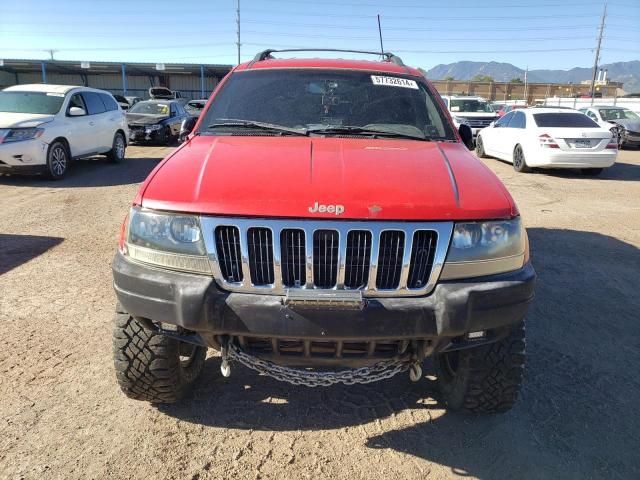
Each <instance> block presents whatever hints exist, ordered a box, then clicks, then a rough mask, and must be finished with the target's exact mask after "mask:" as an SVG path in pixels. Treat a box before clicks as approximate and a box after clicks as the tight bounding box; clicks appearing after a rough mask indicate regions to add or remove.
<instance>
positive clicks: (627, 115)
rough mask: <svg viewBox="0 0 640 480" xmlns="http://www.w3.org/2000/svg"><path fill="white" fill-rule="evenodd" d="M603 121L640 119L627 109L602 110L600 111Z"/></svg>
mask: <svg viewBox="0 0 640 480" xmlns="http://www.w3.org/2000/svg"><path fill="white" fill-rule="evenodd" d="M599 112H600V116H601V117H602V119H603V120H606V121H611V120H640V117H639V116H638V115H636V114H635V113H634V112H632V111H631V110H627V109H626V108H601V109H600V110H599Z"/></svg>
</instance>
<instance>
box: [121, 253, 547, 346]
mask: <svg viewBox="0 0 640 480" xmlns="http://www.w3.org/2000/svg"><path fill="white" fill-rule="evenodd" d="M113 277H114V288H115V291H116V295H117V297H118V300H119V301H120V304H121V305H122V306H123V307H124V308H125V310H126V311H127V312H129V313H130V314H131V315H132V316H134V317H139V318H143V319H149V320H152V321H153V322H163V323H168V324H172V325H178V326H180V327H183V328H185V329H188V330H192V331H195V332H197V333H199V334H201V335H202V336H203V338H205V339H207V338H208V339H210V341H207V342H206V343H208V344H209V345H211V346H215V345H216V341H215V340H214V339H215V338H216V337H217V336H220V335H229V336H249V337H266V338H281V339H291V338H295V339H311V340H314V339H315V340H322V341H327V340H335V339H340V340H376V339H407V340H412V339H431V340H433V342H432V344H433V345H434V348H435V346H436V345H441V346H443V345H445V344H448V343H450V342H449V340H450V339H452V338H454V337H459V336H462V335H465V334H466V333H468V332H477V331H492V330H495V329H500V328H503V327H508V326H510V325H513V324H516V323H518V322H520V321H521V320H522V319H523V318H524V316H525V314H526V312H527V310H528V308H529V304H530V302H531V300H532V299H533V296H534V284H535V277H536V275H535V271H534V269H533V267H532V266H531V264H527V265H525V266H524V267H523V268H522V269H520V270H517V271H514V272H510V273H505V274H499V275H491V276H486V277H480V278H474V279H469V280H457V281H447V282H440V283H439V284H438V285H437V286H436V287H435V289H434V290H433V292H432V293H431V294H430V295H428V296H425V297H412V298H408V297H404V298H375V299H368V301H367V302H366V304H365V305H364V306H363V307H362V308H344V307H343V308H331V307H322V308H317V307H316V308H314V307H312V306H301V307H298V306H289V305H287V303H286V301H285V300H286V298H285V297H283V296H277V295H256V294H244V293H230V292H225V291H222V290H220V289H219V288H218V287H217V284H216V283H215V281H214V280H213V279H212V278H211V277H207V276H202V275H191V274H185V273H178V272H171V271H167V270H164V269H158V268H154V267H150V266H146V265H143V264H139V263H135V262H132V261H130V260H129V259H128V258H127V257H125V256H124V255H122V254H121V253H120V252H118V253H117V254H116V256H115V258H114V261H113Z"/></svg>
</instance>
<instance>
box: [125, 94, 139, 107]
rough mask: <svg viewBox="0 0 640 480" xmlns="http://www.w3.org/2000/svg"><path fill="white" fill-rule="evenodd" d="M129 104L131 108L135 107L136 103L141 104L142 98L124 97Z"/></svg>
mask: <svg viewBox="0 0 640 480" xmlns="http://www.w3.org/2000/svg"><path fill="white" fill-rule="evenodd" d="M124 98H125V99H126V100H127V102H128V103H129V108H131V107H133V106H134V105H135V104H136V103H138V102H141V101H142V98H140V97H135V96H126V97H124Z"/></svg>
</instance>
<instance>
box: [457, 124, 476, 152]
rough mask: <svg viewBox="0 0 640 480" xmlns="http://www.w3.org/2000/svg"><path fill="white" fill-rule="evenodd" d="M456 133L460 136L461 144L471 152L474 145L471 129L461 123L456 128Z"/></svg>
mask: <svg viewBox="0 0 640 480" xmlns="http://www.w3.org/2000/svg"><path fill="white" fill-rule="evenodd" d="M458 133H459V134H460V138H461V139H462V143H464V144H465V145H466V147H467V148H468V149H469V150H473V149H474V148H475V143H474V141H473V131H472V130H471V127H470V126H469V125H467V124H466V123H463V124H462V125H460V127H458Z"/></svg>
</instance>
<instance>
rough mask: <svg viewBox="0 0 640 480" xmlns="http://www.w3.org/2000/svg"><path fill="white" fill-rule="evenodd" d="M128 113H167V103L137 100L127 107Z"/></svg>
mask: <svg viewBox="0 0 640 480" xmlns="http://www.w3.org/2000/svg"><path fill="white" fill-rule="evenodd" d="M129 113H139V114H143V115H167V116H168V115H169V104H168V103H156V102H138V103H136V104H135V105H134V106H133V107H131V108H130V109H129Z"/></svg>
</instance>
